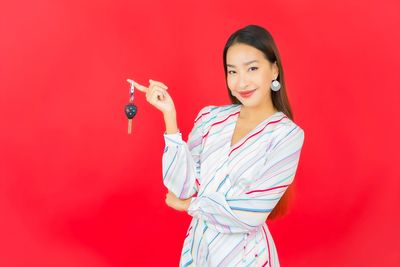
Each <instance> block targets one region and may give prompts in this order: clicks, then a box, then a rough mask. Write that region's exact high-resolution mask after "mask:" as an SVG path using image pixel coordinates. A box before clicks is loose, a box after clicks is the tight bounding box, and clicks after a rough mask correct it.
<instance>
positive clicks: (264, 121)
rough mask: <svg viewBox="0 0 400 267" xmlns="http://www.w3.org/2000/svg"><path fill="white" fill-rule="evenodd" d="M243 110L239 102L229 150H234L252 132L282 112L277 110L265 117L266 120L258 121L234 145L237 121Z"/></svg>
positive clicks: (234, 117)
mask: <svg viewBox="0 0 400 267" xmlns="http://www.w3.org/2000/svg"><path fill="white" fill-rule="evenodd" d="M241 110H242V105H241V104H239V105H238V109H237V110H236V109H235V115H234V116H233V120H234V123H233V125H234V126H233V130H232V132H231V135H230V139H229V151H232V149H234V148H235V147H237V146H238V145H240V144H241V143H243V141H244V140H246V139H247V138H248V137H249V136H250V135H251V134H253V133H254V131H255V130H256V129H258V128H259V127H260V126H261V125H264V124H265V123H266V122H268V121H269V120H271V119H272V118H274V117H275V116H276V115H277V114H280V113H282V112H281V111H277V112H275V113H273V114H271V115H270V116H268V117H267V118H265V119H264V120H262V121H261V122H260V123H258V124H257V125H256V126H255V127H254V128H253V129H251V130H250V131H249V132H248V133H247V134H245V135H244V136H242V137H241V138H240V139H239V140H237V141H236V143H235V144H233V145H232V139H233V135H234V134H235V131H236V126H237V121H238V119H239V115H240V111H241Z"/></svg>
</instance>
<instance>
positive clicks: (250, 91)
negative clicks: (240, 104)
mask: <svg viewBox="0 0 400 267" xmlns="http://www.w3.org/2000/svg"><path fill="white" fill-rule="evenodd" d="M256 90H257V89H254V90H248V91H240V92H238V93H239V94H240V96H241V97H250V96H251V95H252V94H253V93H254V92H255V91H256Z"/></svg>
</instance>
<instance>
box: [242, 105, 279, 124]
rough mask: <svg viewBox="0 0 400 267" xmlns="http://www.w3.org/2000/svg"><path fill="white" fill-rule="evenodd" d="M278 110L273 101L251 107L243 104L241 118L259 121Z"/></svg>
mask: <svg viewBox="0 0 400 267" xmlns="http://www.w3.org/2000/svg"><path fill="white" fill-rule="evenodd" d="M277 111H278V110H277V109H276V108H275V107H274V106H273V105H272V103H269V104H266V105H259V106H255V107H249V106H245V105H243V104H242V108H241V111H240V115H239V118H240V119H243V120H246V121H249V122H258V121H260V120H264V119H266V118H267V117H269V116H271V115H272V114H274V113H275V112H277Z"/></svg>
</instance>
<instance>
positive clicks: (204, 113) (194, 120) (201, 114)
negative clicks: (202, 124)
mask: <svg viewBox="0 0 400 267" xmlns="http://www.w3.org/2000/svg"><path fill="white" fill-rule="evenodd" d="M208 113H210V111H207V112H205V113H203V114H201V115H200V116H199V117H198V118H197V119H196V120H194V123H196V122H197V121H198V120H199V119H200V118H201V117H203V116H204V115H207V114H208Z"/></svg>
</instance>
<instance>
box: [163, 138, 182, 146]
mask: <svg viewBox="0 0 400 267" xmlns="http://www.w3.org/2000/svg"><path fill="white" fill-rule="evenodd" d="M165 139H168V141H170V142H172V143H175V144H177V145H182V143H178V142H176V141H175V140H172V139H171V138H169V137H168V136H165Z"/></svg>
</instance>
